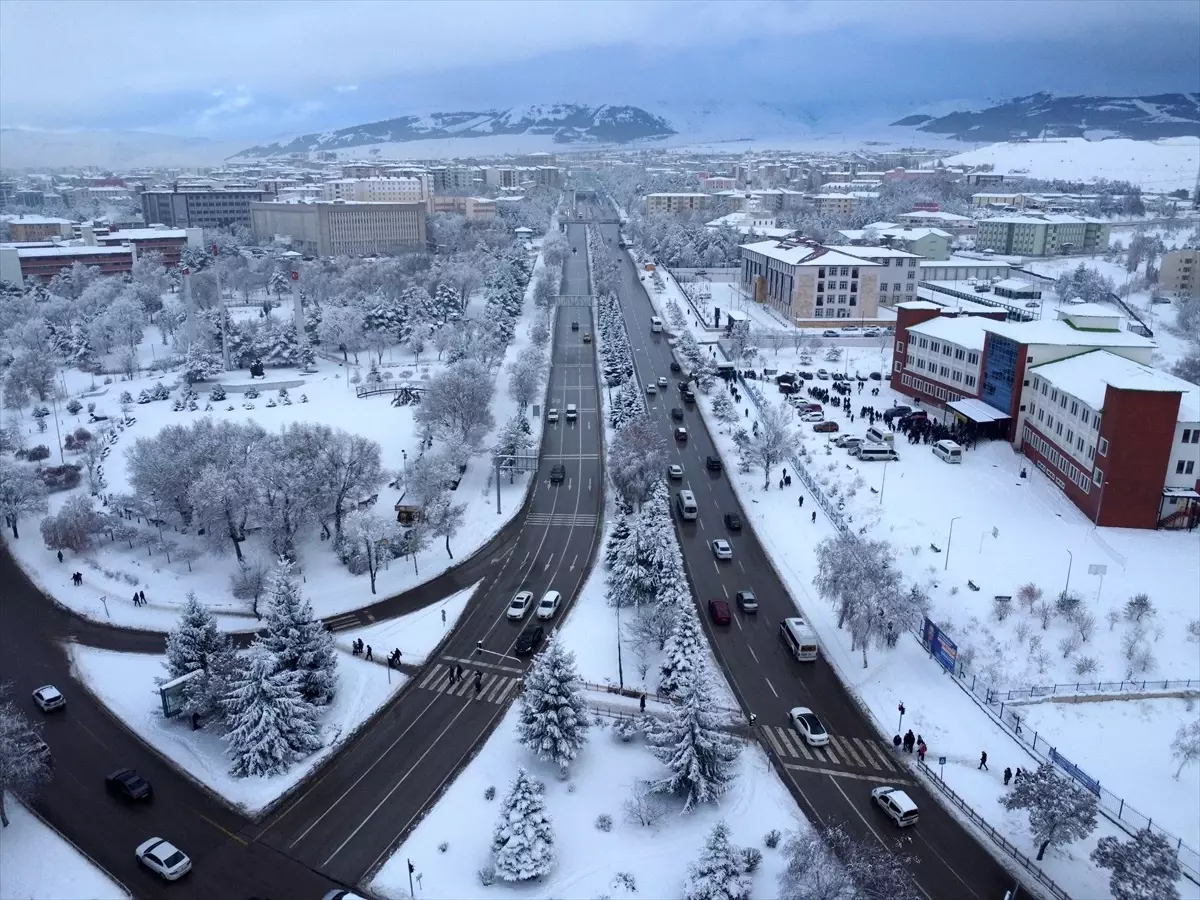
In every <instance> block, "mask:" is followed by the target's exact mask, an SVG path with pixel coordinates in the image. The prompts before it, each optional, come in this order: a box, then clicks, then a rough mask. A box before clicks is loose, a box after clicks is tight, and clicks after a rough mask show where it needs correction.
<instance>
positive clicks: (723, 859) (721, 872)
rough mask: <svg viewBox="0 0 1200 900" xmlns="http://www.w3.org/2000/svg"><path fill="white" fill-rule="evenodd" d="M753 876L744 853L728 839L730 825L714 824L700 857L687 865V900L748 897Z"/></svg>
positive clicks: (685, 899)
mask: <svg viewBox="0 0 1200 900" xmlns="http://www.w3.org/2000/svg"><path fill="white" fill-rule="evenodd" d="M749 896H750V876H749V875H748V874H746V871H745V867H744V866H743V865H742V860H741V854H739V853H738V850H737V848H736V847H734V846H733V844H732V843H731V842H730V840H729V826H728V825H726V824H725V823H724V822H718V823H717V824H716V825H714V826H713V830H712V831H711V832H710V833H709V835H708V839H707V840H706V841H705V842H704V849H703V851H701V854H700V858H699V859H698V860H696V862H694V863H692V864H691V865H690V866H688V880H687V885H686V886H685V887H684V889H683V898H684V900H747V898H748V897H749Z"/></svg>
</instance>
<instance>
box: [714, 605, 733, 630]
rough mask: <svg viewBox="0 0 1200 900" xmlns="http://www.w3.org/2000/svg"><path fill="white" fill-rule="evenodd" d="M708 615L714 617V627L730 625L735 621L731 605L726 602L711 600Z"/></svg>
mask: <svg viewBox="0 0 1200 900" xmlns="http://www.w3.org/2000/svg"><path fill="white" fill-rule="evenodd" d="M708 614H709V615H710V616H712V620H713V624H714V625H728V624H729V623H730V622H732V621H733V616H732V615H731V614H730V612H729V604H728V603H726V602H725V601H724V600H709V601H708Z"/></svg>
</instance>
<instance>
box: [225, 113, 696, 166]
mask: <svg viewBox="0 0 1200 900" xmlns="http://www.w3.org/2000/svg"><path fill="white" fill-rule="evenodd" d="M675 133H676V132H675V130H674V129H673V128H672V127H671V126H670V124H669V123H668V122H667V121H666V120H665V119H663V118H661V117H659V116H655V115H653V114H651V113H648V112H646V111H645V110H644V109H641V108H639V107H636V106H582V105H579V104H575V103H559V104H554V105H549V106H527V107H521V108H513V109H505V110H495V109H489V110H483V111H476V112H470V111H460V112H435V113H429V114H426V115H409V116H400V117H399V118H395V119H384V120H383V121H380V122H370V123H368V124H366V125H352V126H350V127H349V128H340V129H338V130H336V131H325V132H319V133H313V134H304V135H301V136H300V137H297V138H294V139H292V140H290V141H286V142H285V141H277V142H275V143H272V144H263V145H259V146H256V147H250V148H248V149H246V150H243V151H241V152H240V153H238V154H236V156H235V158H238V157H241V158H261V157H266V156H277V155H281V154H287V153H310V152H313V151H318V150H344V149H348V148H351V147H365V146H368V145H372V144H385V143H387V144H391V143H408V142H411V141H430V140H439V139H449V138H459V139H461V138H483V137H496V136H502V135H531V136H541V137H548V138H550V139H551V141H552V142H553V143H555V144H572V145H577V144H589V143H602V144H628V143H633V142H635V141H641V140H646V139H653V138H665V137H670V136H671V135H673V134H675Z"/></svg>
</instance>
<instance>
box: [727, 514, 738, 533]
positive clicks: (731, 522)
mask: <svg viewBox="0 0 1200 900" xmlns="http://www.w3.org/2000/svg"><path fill="white" fill-rule="evenodd" d="M725 527H726V528H728V529H729V530H730V531H741V530H742V517H741V516H739V515H738V514H737V513H725Z"/></svg>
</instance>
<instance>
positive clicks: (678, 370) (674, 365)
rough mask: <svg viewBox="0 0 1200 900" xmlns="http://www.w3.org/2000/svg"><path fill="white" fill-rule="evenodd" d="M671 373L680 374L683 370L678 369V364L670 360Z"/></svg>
mask: <svg viewBox="0 0 1200 900" xmlns="http://www.w3.org/2000/svg"><path fill="white" fill-rule="evenodd" d="M671 371H672V372H682V371H683V369H682V368H681V367H680V365H679V363H677V362H675V360H671Z"/></svg>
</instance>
